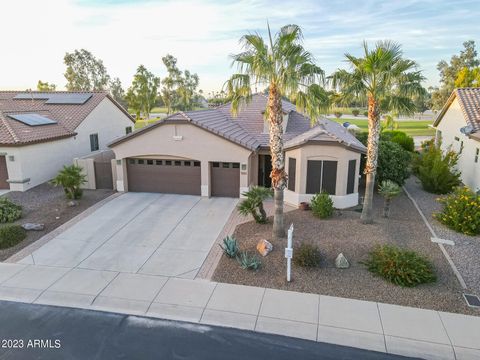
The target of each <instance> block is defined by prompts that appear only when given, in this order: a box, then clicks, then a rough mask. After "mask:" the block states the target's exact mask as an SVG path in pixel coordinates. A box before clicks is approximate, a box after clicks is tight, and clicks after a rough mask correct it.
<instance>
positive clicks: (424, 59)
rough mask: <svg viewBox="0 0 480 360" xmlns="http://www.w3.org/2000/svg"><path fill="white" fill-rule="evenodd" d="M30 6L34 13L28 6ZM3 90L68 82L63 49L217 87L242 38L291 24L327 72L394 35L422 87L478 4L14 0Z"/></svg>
mask: <svg viewBox="0 0 480 360" xmlns="http://www.w3.org/2000/svg"><path fill="white" fill-rule="evenodd" d="M25 9H28V11H25ZM0 13H1V14H2V21H1V22H0V30H1V31H2V32H1V33H2V34H9V36H6V37H3V38H2V50H3V51H2V53H3V54H8V56H2V57H1V58H0V64H1V65H2V66H0V88H6V89H25V88H31V87H35V85H36V82H37V81H38V80H39V79H41V80H43V81H49V82H53V83H55V84H57V85H58V87H59V88H62V87H63V86H64V85H65V80H64V78H63V72H64V69H65V66H64V65H63V55H64V54H65V52H67V51H72V50H74V49H76V48H86V49H88V50H90V51H91V52H93V53H94V55H95V56H97V57H99V58H101V59H103V61H104V63H105V65H106V66H107V68H108V70H109V73H110V74H111V75H112V76H118V77H120V79H121V80H122V83H123V84H124V86H125V87H127V86H128V85H129V84H130V82H131V79H132V76H133V74H134V72H135V69H136V67H137V66H138V65H139V64H144V65H145V66H146V67H147V68H148V69H149V70H151V71H153V72H154V73H156V74H157V75H158V76H160V77H162V76H163V75H164V74H165V70H164V67H163V65H162V63H161V57H162V56H164V55H165V54H167V53H170V54H172V55H174V56H176V57H177V58H178V65H179V66H180V68H187V69H189V70H191V71H193V72H196V73H198V75H199V76H200V87H201V88H202V89H203V90H204V91H205V92H209V91H212V90H219V89H220V88H221V87H222V85H223V83H224V81H225V80H226V79H227V78H228V76H229V75H230V74H231V73H232V72H233V71H234V69H232V68H231V66H230V65H231V60H230V59H229V54H232V53H236V52H239V51H240V50H241V49H240V47H239V44H238V40H239V38H240V37H241V36H242V35H243V34H245V33H248V32H256V31H258V32H260V33H261V34H265V30H266V22H267V20H268V21H269V23H270V26H271V28H272V30H275V29H278V28H279V27H280V26H282V25H285V24H289V23H295V24H298V25H300V26H301V27H302V28H303V32H304V36H305V46H306V48H307V49H308V50H310V51H311V52H312V53H313V54H314V55H315V58H316V61H317V63H318V64H319V65H320V66H321V67H322V68H323V69H324V70H325V71H326V73H327V74H329V73H331V72H332V71H334V70H335V69H336V68H339V67H345V63H344V56H343V55H344V53H345V52H350V53H353V54H360V51H361V43H362V41H363V40H367V41H369V42H374V41H376V40H380V39H390V40H394V41H397V42H400V43H401V44H402V45H403V49H404V53H405V56H407V57H409V58H411V59H414V60H416V61H417V62H418V63H419V65H420V67H421V69H423V71H424V75H425V76H426V77H427V79H428V80H427V81H426V84H425V85H427V86H428V85H436V84H437V83H438V72H437V70H436V64H437V63H438V61H439V60H441V59H449V58H450V56H451V55H452V54H454V53H458V52H459V51H460V49H461V48H462V43H463V42H464V41H466V40H469V39H473V40H475V41H476V42H477V43H478V42H480V39H479V31H478V29H479V27H478V19H479V17H480V1H478V0H458V1H447V0H446V1H441V0H424V1H413V0H403V1H377V0H363V1H332V0H330V1H325V0H317V1H314V0H295V1H290V0H285V1H257V0H247V1H229V0H226V1H221V0H218V1H193V0H190V1H182V0H178V1H154V0H150V1H148V0H145V1H142V0H102V1H100V0H48V1H36V0H30V1H29V0H18V1H9V2H2V5H0ZM20 20H21V21H20Z"/></svg>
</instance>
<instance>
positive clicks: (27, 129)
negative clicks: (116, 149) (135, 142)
mask: <svg viewBox="0 0 480 360" xmlns="http://www.w3.org/2000/svg"><path fill="white" fill-rule="evenodd" d="M133 125H134V122H133V119H132V117H131V116H130V115H129V114H128V112H127V111H126V110H125V109H123V107H122V106H121V105H119V104H118V103H117V102H116V101H115V100H114V99H113V98H112V97H111V96H110V95H109V94H108V93H107V92H62V91H55V92H36V91H22V92H19V91H0V189H10V190H17V191H25V190H27V189H29V188H32V187H34V186H36V185H39V184H41V183H43V182H45V181H48V180H50V179H52V178H53V177H55V175H56V174H57V172H58V171H59V170H60V169H61V168H62V166H63V165H70V164H72V161H73V159H74V158H76V157H81V156H84V155H86V154H88V153H91V152H96V151H101V150H105V149H107V144H108V143H110V142H112V141H113V140H114V139H116V138H119V137H121V136H123V135H125V134H126V133H129V132H131V131H132V128H133Z"/></svg>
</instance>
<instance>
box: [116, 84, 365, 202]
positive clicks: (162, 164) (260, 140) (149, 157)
mask: <svg viewBox="0 0 480 360" xmlns="http://www.w3.org/2000/svg"><path fill="white" fill-rule="evenodd" d="M266 105H267V97H266V96H264V95H262V94H256V95H254V96H253V97H252V99H251V101H250V102H248V103H247V104H245V105H244V106H243V107H242V108H241V109H240V111H239V112H238V115H237V116H236V117H233V116H232V114H231V105H230V104H226V105H223V106H220V107H217V108H215V109H209V110H199V111H188V112H179V113H176V114H173V115H171V116H168V117H166V118H164V119H162V120H160V121H158V122H156V123H153V124H151V125H149V126H147V127H144V128H142V129H140V130H137V131H135V132H133V133H131V134H128V135H126V136H124V137H122V138H120V139H117V140H115V141H114V142H113V143H111V144H110V147H111V149H112V150H113V151H114V153H115V158H116V164H117V174H116V179H117V190H119V191H122V190H123V191H145V192H165V193H178V194H193V195H201V196H207V197H208V196H228V197H239V196H241V194H242V193H243V192H244V191H247V190H248V189H249V187H250V186H253V185H261V186H267V187H269V186H270V185H271V180H270V171H271V157H270V152H269V144H268V143H269V134H268V132H269V127H268V123H267V121H266V120H265V116H264V115H265V109H266ZM282 108H283V111H284V115H283V116H284V119H283V120H284V121H283V124H284V142H285V159H286V170H287V173H288V187H287V189H286V190H285V202H287V203H289V204H292V205H298V204H299V203H300V202H303V201H309V200H310V199H311V197H312V196H313V195H314V194H315V193H317V192H319V191H321V190H322V189H323V190H324V191H327V192H328V193H329V194H330V195H331V197H332V199H333V201H334V204H335V206H336V207H337V208H347V207H351V206H355V205H357V204H358V199H359V196H358V180H359V176H358V175H359V172H360V169H359V168H360V156H361V154H362V153H364V152H365V147H364V146H363V145H362V143H360V142H359V141H358V140H357V139H356V138H355V136H353V135H352V134H350V133H349V132H348V131H347V130H346V129H345V128H344V127H343V126H341V125H340V124H337V123H335V122H333V121H330V120H328V119H325V118H320V119H319V120H318V121H317V122H316V123H315V124H313V126H312V123H311V121H310V119H309V118H308V117H306V116H304V115H302V114H301V113H299V112H297V111H296V108H295V106H294V105H293V104H291V103H289V102H287V101H283V103H282Z"/></svg>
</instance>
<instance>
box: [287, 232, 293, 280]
mask: <svg viewBox="0 0 480 360" xmlns="http://www.w3.org/2000/svg"><path fill="white" fill-rule="evenodd" d="M285 257H286V258H287V281H290V278H291V272H292V257H293V224H291V225H290V228H289V229H288V240H287V247H286V248H285Z"/></svg>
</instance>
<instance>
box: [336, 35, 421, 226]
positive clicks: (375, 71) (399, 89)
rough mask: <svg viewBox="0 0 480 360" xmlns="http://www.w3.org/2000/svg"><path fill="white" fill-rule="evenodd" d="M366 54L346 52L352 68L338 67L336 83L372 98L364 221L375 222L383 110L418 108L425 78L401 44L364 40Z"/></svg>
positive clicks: (343, 89)
mask: <svg viewBox="0 0 480 360" xmlns="http://www.w3.org/2000/svg"><path fill="white" fill-rule="evenodd" d="M363 50H364V54H363V56H362V57H355V56H353V55H351V54H345V57H346V58H347V61H348V62H349V64H350V67H351V71H347V70H338V71H337V72H335V73H334V74H333V75H332V76H331V79H332V85H333V87H334V88H337V89H338V90H339V92H340V93H341V94H342V96H345V97H347V98H351V97H352V96H355V97H359V98H367V99H368V143H367V162H366V165H365V170H364V173H365V174H366V175H367V181H366V189H365V199H364V203H363V211H362V215H361V220H362V222H364V223H372V222H373V212H372V206H373V192H374V184H375V173H376V171H377V161H378V145H379V135H380V113H381V111H382V110H383V111H385V110H386V109H388V110H390V111H395V112H397V113H399V114H411V113H413V111H414V110H415V104H414V103H413V100H412V97H413V96H414V95H416V94H419V93H422V92H423V91H424V89H423V87H422V86H421V84H420V83H421V81H422V80H424V77H423V76H422V75H421V72H420V71H418V70H417V64H416V63H415V62H414V61H412V60H409V59H405V58H403V54H402V50H401V46H400V45H399V44H397V43H394V42H390V41H379V42H377V43H376V45H375V47H374V48H373V49H370V48H369V47H368V45H367V43H366V42H364V43H363Z"/></svg>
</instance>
